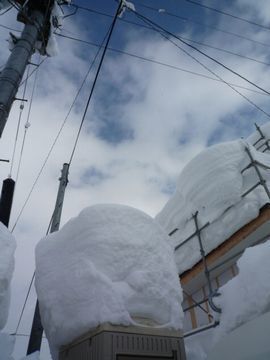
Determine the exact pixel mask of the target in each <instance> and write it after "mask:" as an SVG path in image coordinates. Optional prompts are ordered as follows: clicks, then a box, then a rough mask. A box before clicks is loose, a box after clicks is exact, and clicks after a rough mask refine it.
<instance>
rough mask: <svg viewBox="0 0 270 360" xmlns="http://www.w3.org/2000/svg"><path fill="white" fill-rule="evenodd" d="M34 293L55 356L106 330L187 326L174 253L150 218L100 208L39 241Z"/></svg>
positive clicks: (118, 207) (128, 210) (86, 211)
mask: <svg viewBox="0 0 270 360" xmlns="http://www.w3.org/2000/svg"><path fill="white" fill-rule="evenodd" d="M36 290H37V294H38V299H39V301H40V310H41V317H42V322H43V325H44V328H45V332H46V335H47V337H48V340H49V344H50V348H51V352H52V353H53V356H54V358H56V353H57V349H58V348H59V346H61V345H64V344H67V343H69V342H70V341H72V340H73V339H74V338H76V337H78V336H80V335H81V334H83V333H84V332H86V331H88V330H89V329H92V328H95V327H96V326H98V325H99V324H101V323H105V322H110V323H112V324H123V325H129V324H133V325H140V320H138V318H149V319H152V321H153V323H154V324H156V326H163V327H164V326H165V327H169V328H175V329H179V328H181V327H182V318H183V314H182V310H181V301H182V293H181V289H180V285H179V279H178V276H177V269H176V266H175V263H174V258H173V251H172V249H171V247H170V246H169V242H168V238H167V235H166V233H165V232H164V231H163V230H162V228H161V227H160V226H159V225H158V224H157V223H156V222H155V221H154V220H153V219H152V218H151V217H149V216H148V215H146V214H145V213H143V212H141V211H139V210H136V209H134V208H131V207H127V206H121V205H96V206H92V207H89V208H86V209H84V210H83V211H82V212H81V213H80V214H79V216H78V217H77V218H74V219H71V220H70V221H69V222H68V223H67V224H66V225H65V226H63V228H62V229H61V230H60V231H59V232H57V233H54V234H50V235H49V236H48V237H47V238H44V239H43V240H41V241H40V243H39V244H38V245H37V248H36Z"/></svg>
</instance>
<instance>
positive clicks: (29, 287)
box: [11, 217, 53, 335]
mask: <svg viewBox="0 0 270 360" xmlns="http://www.w3.org/2000/svg"><path fill="white" fill-rule="evenodd" d="M52 219H53V217H51V220H50V222H49V225H48V228H47V231H46V236H47V235H48V234H49V231H50V228H51V224H52ZM35 275H36V272H35V271H34V272H33V275H32V278H31V281H30V284H29V286H28V290H27V294H26V297H25V299H24V303H23V307H22V310H21V313H20V317H19V321H18V323H17V326H16V330H15V331H14V333H12V334H11V335H18V334H17V333H18V330H19V327H20V324H21V321H22V317H23V314H24V310H25V307H26V304H27V301H28V298H29V295H30V292H31V288H32V285H33V282H34V279H35Z"/></svg>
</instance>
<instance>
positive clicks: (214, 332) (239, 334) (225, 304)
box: [185, 240, 270, 360]
mask: <svg viewBox="0 0 270 360" xmlns="http://www.w3.org/2000/svg"><path fill="white" fill-rule="evenodd" d="M269 257H270V240H267V241H266V242H265V243H263V244H260V245H256V246H253V247H250V248H248V249H246V250H245V252H244V254H243V255H242V257H241V258H240V259H239V260H238V262H237V266H238V269H239V273H238V275H237V276H236V277H234V278H233V279H232V280H230V281H229V282H228V283H227V284H225V285H224V286H223V287H221V288H220V289H219V293H220V294H221V295H220V296H219V297H216V298H215V303H216V304H217V305H218V306H219V307H221V309H222V313H221V314H220V315H216V320H219V321H220V325H219V326H217V327H216V328H214V329H211V330H209V331H205V332H202V333H200V334H197V335H195V336H191V337H188V338H186V339H185V346H186V352H187V360H206V359H207V358H208V356H209V355H210V354H211V359H218V357H217V354H218V350H219V351H221V350H223V352H222V354H220V353H219V354H220V358H222V359H225V358H229V359H232V354H233V351H232V350H233V349H231V348H230V351H229V353H230V354H229V353H228V354H227V357H226V354H225V353H224V349H226V344H227V347H228V346H229V345H232V344H233V343H234V342H233V341H232V339H233V338H234V337H235V338H237V341H238V344H237V343H235V344H234V345H233V346H234V351H235V353H234V357H233V359H239V360H240V359H247V357H241V356H240V355H239V353H240V352H241V353H242V352H243V351H242V349H240V350H241V351H240V350H238V351H237V347H240V346H241V347H247V344H246V342H247V341H248V342H251V343H253V346H254V349H253V353H257V354H262V349H260V346H261V344H260V345H258V343H260V342H258V343H257V344H256V343H254V339H256V337H257V339H258V337H260V335H259V334H258V333H257V332H258V331H260V332H261V333H262V332H263V331H267V330H266V327H265V326H264V328H262V327H259V326H257V327H255V322H257V320H258V321H259V319H262V320H263V315H264V314H266V316H267V317H268V319H269V314H270V282H269V279H270V266H269ZM267 314H268V315H267ZM255 319H256V320H255ZM254 321H255V322H254ZM268 323H269V322H268ZM268 327H269V326H268ZM265 345H267V344H266V342H265V344H264V346H265ZM213 348H214V352H212V351H213ZM214 355H216V356H214ZM238 356H239V357H238ZM257 358H260V359H268V358H269V346H268V356H266V355H265V356H264V357H263V356H262V357H259V356H258V357H256V356H253V357H252V356H251V355H250V359H257Z"/></svg>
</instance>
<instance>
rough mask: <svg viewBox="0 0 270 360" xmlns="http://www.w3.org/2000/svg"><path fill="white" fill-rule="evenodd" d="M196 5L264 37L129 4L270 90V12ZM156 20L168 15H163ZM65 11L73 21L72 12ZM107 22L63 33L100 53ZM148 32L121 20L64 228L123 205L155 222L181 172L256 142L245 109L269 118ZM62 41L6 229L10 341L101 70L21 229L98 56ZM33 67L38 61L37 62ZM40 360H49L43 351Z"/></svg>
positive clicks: (9, 136) (22, 342)
mask: <svg viewBox="0 0 270 360" xmlns="http://www.w3.org/2000/svg"><path fill="white" fill-rule="evenodd" d="M197 1H198V2H199V3H201V4H204V5H208V6H210V7H215V8H218V9H219V10H222V11H224V12H227V13H230V14H233V15H235V16H238V17H242V18H245V19H249V20H250V21H252V22H256V23H258V24H261V25H263V26H265V28H263V27H259V26H255V25H252V24H250V23H247V22H244V21H240V20H238V19H235V18H233V17H229V16H225V15H222V14H220V13H218V12H214V11H211V10H210V9H207V8H204V7H200V6H198V5H196V4H194V3H191V2H188V1H185V0H181V1H180V0H179V1H176V0H167V1H165V0H140V1H139V0H138V1H137V0H136V1H135V0H134V4H135V6H136V10H137V11H138V12H139V13H140V14H143V15H144V16H146V17H147V18H150V19H151V20H153V21H154V22H156V23H158V24H159V25H161V26H162V27H164V28H166V29H167V30H169V31H170V32H172V33H175V34H178V35H179V36H181V37H182V38H184V39H185V41H187V42H189V43H191V41H193V42H192V43H191V44H192V45H194V46H196V47H198V49H200V50H201V51H204V52H205V53H207V54H208V55H210V56H212V57H214V58H215V59H217V60H218V61H220V62H222V63H223V64H225V65H226V66H228V67H230V68H232V69H233V70H234V71H236V72H238V73H240V74H241V75H243V76H245V77H246V78H248V79H249V80H251V81H252V82H254V83H256V84H257V85H259V86H260V87H261V88H263V89H266V90H270V82H269V81H270V80H269V79H270V74H269V70H270V68H269V66H270V40H269V30H270V28H269V30H267V29H266V28H267V26H268V25H269V20H270V3H269V1H268V0H257V1H253V0H234V1H231V0H226V1H225V0H224V1H223V0H221V1H218V2H217V1H215V0H208V1H206V0H205V1H200V0H197ZM74 3H75V4H78V5H81V6H83V7H88V8H90V9H92V10H95V11H98V12H99V13H100V12H102V13H105V14H107V15H108V14H109V15H113V14H114V13H115V11H116V8H117V2H116V1H114V0H99V1H97V0H88V1H86V0H74ZM143 5H144V6H143ZM147 6H148V7H147ZM149 7H151V8H155V9H156V10H153V9H150V8H149ZM158 9H165V10H166V12H167V13H166V12H164V11H158ZM64 10H65V12H66V13H72V12H73V10H74V9H73V8H72V7H71V8H65V9H64ZM168 13H170V14H173V15H174V16H172V15H168ZM176 15H177V16H176ZM124 20H125V21H124ZM127 21H129V22H127ZM111 22H112V18H111V17H110V16H104V15H101V14H97V13H96V12H90V11H85V10H81V9H79V10H78V11H77V12H76V14H75V15H73V16H70V17H68V18H66V20H65V22H64V25H63V28H62V34H63V35H66V36H71V37H75V38H79V39H81V40H85V41H88V42H93V43H96V44H100V43H101V42H102V40H103V38H104V36H105V34H106V33H107V31H108V29H109V27H110V24H111ZM130 22H135V23H137V24H139V25H144V26H138V25H134V24H131V23H130ZM0 24H1V25H7V26H10V27H12V28H14V29H21V27H22V26H21V25H20V24H19V23H17V22H16V12H15V11H10V12H8V13H7V14H6V15H3V16H0ZM145 25H146V24H145V23H143V22H142V21H141V20H140V19H138V18H137V17H136V16H135V15H134V14H132V13H130V12H126V13H125V14H124V16H123V18H122V19H121V20H118V21H117V24H116V28H115V30H114V33H113V37H112V39H111V42H110V50H108V51H107V53H106V57H105V61H104V65H103V67H102V70H101V73H100V77H99V80H98V82H97V86H96V88H95V92H94V96H93V98H92V101H91V104H90V107H89V111H88V113H87V116H86V120H85V123H84V127H83V130H82V133H81V136H80V139H79V143H78V147H77V149H76V152H75V156H74V159H73V162H72V166H71V169H70V174H69V184H68V187H67V190H66V198H65V204H64V209H63V216H62V224H64V223H65V222H66V221H68V219H69V218H70V217H72V216H76V215H77V214H78V213H79V212H80V210H82V209H83V208H84V207H86V206H90V205H93V204H97V203H121V204H127V205H130V206H134V207H136V208H139V209H141V210H143V211H145V212H147V213H148V214H150V215H152V216H155V215H156V214H157V213H158V212H159V211H160V210H161V209H162V207H163V206H164V204H165V203H166V201H167V200H168V199H169V197H170V196H171V194H172V193H173V191H174V188H175V183H176V179H177V176H178V174H179V172H180V171H181V169H182V168H183V166H184V165H185V164H186V163H187V162H188V161H189V160H190V159H192V157H194V155H196V154H197V153H198V152H200V151H201V150H202V149H204V148H205V147H206V146H210V145H211V144H215V143H218V142H221V141H228V140H233V139H237V138H240V137H246V136H247V135H248V134H250V133H251V132H252V131H253V129H254V125H253V124H254V122H257V123H258V124H263V123H265V122H267V121H268V116H267V115H266V114H265V113H263V112H262V111H259V110H258V109H257V108H256V107H255V106H254V105H252V104H251V103H250V102H248V100H247V98H248V99H249V101H251V102H252V103H254V104H256V105H257V106H258V107H260V108H261V109H262V110H263V111H264V112H266V113H268V112H269V113H270V104H269V99H268V95H267V94H265V93H263V92H262V91H261V90H259V89H257V88H255V87H254V86H252V85H251V84H249V83H247V82H245V81H244V80H243V79H241V78H239V77H237V76H235V75H233V74H232V73H230V72H229V71H227V70H225V69H224V68H222V67H221V66H219V65H217V64H216V63H214V62H213V61H210V60H209V59H206V58H205V57H204V56H203V55H202V54H199V53H198V52H196V51H195V50H191V49H190V48H189V47H187V46H186V45H184V44H181V43H180V42H179V41H177V40H175V39H174V40H173V39H172V38H171V40H173V42H174V44H173V43H172V42H171V41H168V39H166V38H164V37H163V36H161V35H160V34H158V33H157V32H155V31H153V30H152V29H147V28H146V27H145ZM8 33H9V30H7V29H5V28H1V32H0V42H1V45H0V46H1V53H0V66H1V65H2V64H4V63H5V61H6V59H7V57H8V55H9V51H8V44H7V41H6V40H7V39H8ZM14 34H16V33H14ZM57 42H58V47H59V54H58V55H57V56H55V57H51V58H48V59H46V60H45V61H44V63H43V64H42V65H41V66H40V69H39V71H38V73H37V85H36V89H35V92H34V96H33V103H32V109H31V113H30V117H29V122H30V123H31V126H30V127H29V128H28V130H27V135H26V141H25V146H24V151H23V156H22V163H21V168H20V172H19V176H18V181H17V187H16V193H15V198H14V207H13V211H12V218H11V223H10V228H13V226H14V224H16V226H15V228H14V232H13V233H14V235H15V237H16V240H17V244H18V246H17V252H16V269H15V274H14V278H13V284H12V299H11V309H10V316H9V321H8V324H7V326H6V328H5V331H6V332H9V333H13V332H14V331H15V330H16V327H17V324H18V319H19V316H20V312H21V308H22V305H23V302H24V299H25V296H26V293H27V290H28V287H29V283H30V280H31V277H32V275H33V271H34V249H35V245H36V243H37V242H38V241H39V239H40V238H41V237H43V236H44V235H45V233H46V229H47V227H48V223H49V221H50V217H51V215H52V211H53V208H54V202H55V198H56V193H57V188H58V178H59V175H60V171H61V167H62V165H63V163H64V162H68V161H69V158H70V154H71V151H72V146H73V144H74V141H75V138H76V135H77V131H78V128H79V124H80V121H81V118H82V114H83V111H84V107H85V104H86V100H87V97H88V95H89V91H90V88H91V84H92V82H93V76H94V73H95V70H96V67H97V63H96V65H95V67H94V69H93V71H92V72H91V74H90V76H89V78H88V79H87V82H86V84H85V87H84V88H83V90H82V92H81V94H80V96H79V97H78V100H77V102H76V103H75V106H74V107H73V110H72V112H71V114H70V116H69V117H68V120H67V122H66V125H65V127H64V128H63V131H62V132H61V135H60V137H59V141H57V143H56V145H55V147H54V149H53V152H52V154H51V156H50V157H49V160H48V162H47V164H46V166H45V167H44V170H43V172H42V174H41V176H40V178H39V180H38V182H37V184H36V186H35V187H34V190H33V192H32V194H31V196H30V198H29V201H28V202H27V204H26V206H25V207H24V210H23V212H22V214H21V216H20V218H19V219H18V215H19V214H20V211H21V209H22V206H23V204H24V203H25V200H26V198H27V196H28V194H29V192H30V190H31V188H32V186H33V183H34V182H35V180H36V177H37V174H38V173H39V171H40V169H41V167H42V164H43V163H44V160H45V158H46V156H47V154H48V152H49V150H50V148H51V145H52V143H53V142H54V139H55V137H56V135H57V133H58V131H59V129H60V127H61V125H62V123H63V121H64V119H65V117H66V114H67V112H68V110H69V107H70V105H71V103H72V102H73V99H74V97H75V95H76V92H77V90H78V88H79V87H80V85H81V83H82V81H83V79H84V77H85V74H86V72H87V70H88V67H89V65H90V63H91V62H92V60H93V58H94V57H95V55H96V53H97V51H98V48H97V47H95V46H90V45H89V44H84V43H81V42H77V41H75V40H70V39H66V38H61V37H57ZM175 44H176V45H177V46H176V45H175ZM202 44H204V45H202ZM179 47H181V48H182V49H184V50H185V52H183V50H181V49H180V48H179ZM217 48H218V49H217ZM115 50H118V51H115ZM119 50H120V51H121V52H119ZM222 50H223V51H222ZM123 52H124V53H123ZM186 52H188V54H189V55H191V56H192V57H190V56H188V55H187V53H186ZM232 53H235V54H237V55H235V54H232ZM131 55H133V56H131ZM134 55H135V56H134ZM136 56H137V57H136ZM138 57H139V58H138ZM142 58H144V60H142ZM194 58H196V59H197V60H198V61H199V62H200V63H203V64H204V67H203V66H202V65H201V64H200V63H199V62H196V61H195V59H194ZM145 59H148V60H151V61H148V60H145ZM38 61H39V58H38V57H37V56H34V57H33V62H38ZM153 61H154V62H153ZM158 63H159V64H158ZM161 63H163V64H165V65H161ZM205 66H206V67H207V68H209V69H210V70H211V72H209V71H208V70H207V68H206V67H205ZM32 69H33V68H30V71H31V70H32ZM215 74H216V75H217V76H218V77H216V76H215ZM220 77H221V78H222V79H223V80H225V81H226V82H229V83H231V84H234V85H233V86H234V88H235V89H236V90H237V91H238V92H240V93H241V94H242V95H244V97H243V96H241V95H240V94H239V93H237V92H235V91H234V90H233V89H231V88H230V87H229V86H228V85H227V84H225V83H222V81H220ZM34 79H35V76H34V75H33V76H32V77H31V78H30V80H29V81H28V84H27V89H26V98H27V99H29V101H28V103H27V104H26V106H25V109H24V111H23V115H22V121H21V125H22V126H21V128H20V131H19V136H18V142H17V149H16V153H15V161H14V165H13V169H12V177H13V178H16V176H17V169H18V161H19V157H20V151H21V146H22V139H23V134H24V129H25V128H24V125H25V123H26V121H27V114H28V108H29V103H30V98H31V92H32V88H33V84H34ZM235 85H237V86H235ZM22 90H23V86H22V87H21V89H20V92H19V94H18V97H22ZM19 106H20V103H19V102H18V101H17V102H15V104H14V106H13V108H12V111H11V114H10V117H9V120H8V122H7V125H6V128H5V130H4V133H3V136H2V138H1V141H0V151H1V158H5V159H11V158H12V151H13V146H14V141H15V134H16V127H17V124H18V118H19ZM9 173H10V165H9V164H6V163H0V175H1V179H2V180H3V179H4V178H6V177H7V176H8V174H9ZM34 305H35V293H34V289H32V291H31V294H30V299H29V301H28V303H27V306H26V309H25V312H24V316H23V318H22V322H21V324H20V327H19V329H18V333H19V334H22V335H27V334H29V332H30V324H31V318H32V315H33V309H34ZM27 341H28V338H27V337H26V336H18V337H17V343H16V348H15V355H14V356H15V360H17V359H19V358H20V357H21V356H22V355H24V353H25V351H26V346H27ZM44 344H45V341H44ZM41 358H42V360H48V359H50V357H49V355H48V349H47V346H46V344H45V345H44V347H43V350H42V356H41Z"/></svg>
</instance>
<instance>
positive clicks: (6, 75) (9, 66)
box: [0, 0, 54, 136]
mask: <svg viewBox="0 0 270 360" xmlns="http://www.w3.org/2000/svg"><path fill="white" fill-rule="evenodd" d="M16 3H17V4H19V5H20V11H19V13H18V21H20V22H23V23H24V24H25V26H24V30H23V32H22V35H21V37H19V38H16V42H15V43H14V48H13V50H12V52H11V54H10V56H9V59H8V61H7V63H6V65H5V67H4V69H3V70H2V72H1V74H0V136H2V133H3V130H4V127H5V125H6V122H7V118H8V115H9V113H10V109H11V106H12V104H13V101H14V100H15V98H16V94H17V92H18V88H19V85H20V82H21V80H22V77H23V74H24V72H25V69H26V66H27V65H28V63H29V61H30V58H31V55H32V54H33V52H34V51H35V47H36V44H37V42H39V43H40V44H41V49H40V52H41V54H45V53H46V45H47V42H48V37H49V34H50V26H51V25H50V16H51V10H52V7H53V5H54V0H49V1H48V0H28V1H27V0H26V1H23V0H20V1H16Z"/></svg>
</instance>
